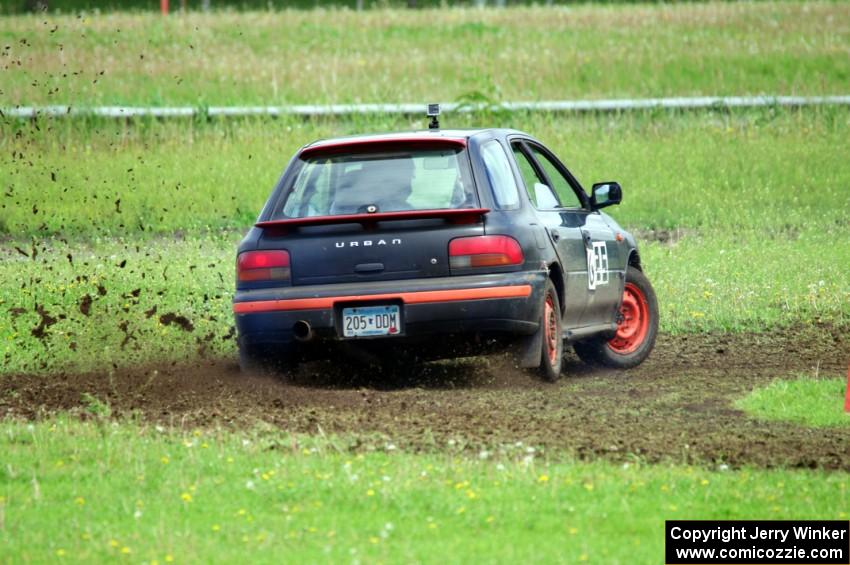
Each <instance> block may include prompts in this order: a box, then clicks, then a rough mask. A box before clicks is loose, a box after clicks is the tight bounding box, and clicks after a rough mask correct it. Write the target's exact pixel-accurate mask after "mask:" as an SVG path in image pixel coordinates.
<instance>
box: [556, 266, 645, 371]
mask: <svg viewBox="0 0 850 565" xmlns="http://www.w3.org/2000/svg"><path fill="white" fill-rule="evenodd" d="M619 318H620V321H619V322H618V329H617V334H616V335H615V336H614V337H613V338H611V337H607V336H606V337H595V338H592V339H588V340H585V341H580V342H577V343H574V344H573V349H575V352H576V354H577V355H578V356H579V358H581V360H582V361H584V362H585V363H588V364H590V365H601V366H604V367H611V368H614V369H630V368H632V367H637V366H638V365H640V364H641V363H643V362H644V361H645V360H646V358H647V357H649V354H650V353H651V352H652V348H653V347H655V338H656V337H657V336H658V300H657V299H656V297H655V290H654V289H653V288H652V283H650V282H649V279H648V278H646V275H644V274H643V273H642V272H641V271H640V270H638V269H636V268H635V267H629V268H628V270H627V271H626V286H625V290H624V292H623V303H622V306H621V308H620V313H619ZM638 318H639V319H638ZM643 318H646V322H645V326H644V325H643ZM632 330H633V331H632Z"/></svg>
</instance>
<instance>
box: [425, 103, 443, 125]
mask: <svg viewBox="0 0 850 565" xmlns="http://www.w3.org/2000/svg"><path fill="white" fill-rule="evenodd" d="M439 115H440V105H439V104H428V117H429V118H431V123H429V124H428V129H440V120H438V119H437V116H439Z"/></svg>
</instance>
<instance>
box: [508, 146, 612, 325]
mask: <svg viewBox="0 0 850 565" xmlns="http://www.w3.org/2000/svg"><path fill="white" fill-rule="evenodd" d="M516 145H517V147H516V148H515V150H514V154H515V156H516V158H517V163H518V164H521V165H520V168H521V171H522V174H523V179H524V181H525V182H526V188H527V189H528V187H529V185H530V186H531V187H532V188H531V190H529V197H530V198H531V200H532V203H534V204H535V207H536V208H537V209H538V212H539V214H540V215H541V217H545V218H546V220H545V221H546V223H547V228H548V232H549V236H550V237H551V238H552V241H553V242H554V243H555V244H556V246H557V247H558V251H559V255H560V258H561V263H562V265H563V266H564V268H565V270H566V271H567V276H566V279H567V294H568V296H567V297H566V298H565V301H566V302H567V304H568V306H569V309H570V311H569V318H568V319H567V314H566V313H565V320H564V321H565V326H566V327H576V328H578V327H588V326H595V325H600V324H609V323H611V322H613V321H614V319H615V315H616V309H617V308H618V306H619V301H620V296H621V294H622V284H621V281H620V280H619V279H620V276H619V273H617V272H616V270H615V269H612V267H614V266H616V265H619V263H620V261H619V257H618V256H616V254H617V253H619V252H620V246H619V245H617V242H616V234H615V233H614V231H613V230H612V229H611V228H610V227H609V226H608V224H607V223H606V222H605V220H604V218H603V217H602V215H601V214H599V213H598V212H591V211H590V209H589V206H588V202H587V197H586V195H585V194H584V191H583V190H582V189H581V187H580V186H579V184H578V182H577V181H576V180H575V178H574V177H573V176H572V175H571V174H570V173H569V171H568V170H567V168H566V167H565V166H564V165H563V163H561V162H560V161H559V160H558V159H557V158H556V157H555V156H554V155H553V154H552V153H551V152H550V151H549V150H548V149H546V148H545V147H543V146H542V145H540V144H538V143H536V142H534V141H531V140H522V141H520V142H519V143H517V144H516ZM520 156H522V157H524V160H521V159H520ZM532 173H533V175H534V176H532ZM535 178H536V180H534V179H535ZM571 302H573V304H570V303H571ZM579 304H582V306H579ZM579 309H580V310H581V312H579Z"/></svg>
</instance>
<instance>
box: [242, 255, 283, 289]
mask: <svg viewBox="0 0 850 565" xmlns="http://www.w3.org/2000/svg"><path fill="white" fill-rule="evenodd" d="M289 277H290V271H289V251H246V252H245V253H241V254H240V255H239V258H238V259H237V260H236V278H238V279H239V281H240V282H255V281H284V280H289Z"/></svg>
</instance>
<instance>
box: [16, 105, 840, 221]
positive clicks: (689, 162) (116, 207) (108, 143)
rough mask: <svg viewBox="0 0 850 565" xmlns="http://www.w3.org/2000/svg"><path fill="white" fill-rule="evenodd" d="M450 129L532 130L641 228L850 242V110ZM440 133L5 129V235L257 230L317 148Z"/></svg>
mask: <svg viewBox="0 0 850 565" xmlns="http://www.w3.org/2000/svg"><path fill="white" fill-rule="evenodd" d="M444 123H445V124H447V125H455V126H482V125H486V126H504V127H514V128H518V129H523V130H526V131H528V132H530V133H532V134H533V135H535V136H536V137H538V138H539V139H541V140H542V141H544V142H545V143H547V144H548V145H549V146H551V147H552V148H553V149H554V150H555V151H556V152H557V153H558V154H559V155H560V156H561V157H562V158H563V160H564V161H565V163H566V164H567V166H568V167H570V169H571V170H572V171H573V173H574V174H575V175H576V176H577V177H578V178H579V180H580V181H582V182H583V184H584V185H585V186H586V187H589V186H590V185H591V184H592V183H593V182H596V181H600V180H612V179H613V180H618V181H620V183H621V184H622V185H623V188H624V193H625V199H624V202H623V204H622V205H621V206H618V207H617V208H616V209H613V211H612V212H611V213H612V214H613V215H614V216H615V217H616V218H617V219H618V220H620V221H621V222H622V223H623V224H624V225H625V226H627V227H629V228H633V229H635V228H637V229H673V228H680V229H686V230H694V229H697V230H705V231H714V232H717V233H730V232H731V231H733V230H734V232H736V233H737V232H739V231H741V230H744V231H756V232H759V233H763V234H765V235H766V236H767V237H773V236H775V235H788V236H790V237H792V238H793V237H796V233H797V232H798V231H799V230H800V229H802V228H804V227H812V226H817V227H818V229H820V230H822V231H825V232H829V233H846V232H847V231H848V229H850V220H848V218H850V190H848V186H850V167H848V166H847V159H846V157H847V155H846V151H845V146H846V144H845V141H846V139H847V137H848V135H850V111H848V110H847V109H820V110H807V111H790V110H789V111H778V110H773V109H766V110H763V111H756V112H735V113H731V114H727V113H715V112H704V113H694V114H691V113H689V114H668V113H659V114H653V113H648V114H636V115H623V116H608V115H602V116H586V117H554V116H551V115H523V114H514V115H511V114H507V115H502V114H495V115H478V116H457V115H454V116H452V115H449V116H446V117H445V118H444ZM424 124H425V120H422V119H420V120H414V121H408V120H391V119H380V118H376V119H364V120H354V121H331V122H323V121H320V122H310V121H308V122H302V121H291V120H279V121H277V120H260V121H253V120H248V121H242V122H226V123H222V122H218V123H213V124H198V123H193V122H188V123H187V122H169V123H164V124H160V123H156V122H141V123H138V124H136V125H131V126H128V125H117V124H114V123H104V122H91V123H88V122H64V121H44V122H34V123H27V122H11V123H6V124H2V125H0V188H2V192H0V234H2V233H3V232H5V233H7V234H10V235H14V236H15V237H28V236H35V237H40V236H42V235H45V234H51V233H52V234H61V235H63V236H65V237H69V236H84V237H89V238H90V237H93V236H98V235H100V236H124V237H130V236H133V237H135V236H138V235H142V234H141V232H142V231H144V232H145V233H150V232H168V233H171V232H173V231H175V230H190V231H196V232H197V231H203V230H207V229H212V230H218V229H222V228H228V229H230V228H236V229H239V230H244V229H245V228H246V227H247V226H249V225H250V224H251V222H252V221H253V220H254V218H255V217H256V214H257V213H258V211H259V210H260V208H261V207H262V204H263V202H264V201H265V199H266V198H267V196H268V194H269V193H270V191H271V187H272V186H273V185H274V183H275V181H276V180H277V178H278V176H279V175H280V173H281V171H282V170H283V168H284V167H285V166H286V163H287V162H288V161H289V159H290V157H291V156H292V154H293V153H294V152H295V151H296V150H297V149H298V147H300V146H301V145H303V144H305V143H309V142H310V141H313V140H315V139H316V138H320V137H328V136H335V135H344V134H351V133H358V132H364V131H366V132H368V131H385V130H398V129H402V130H408V129H411V128H415V127H419V128H421V127H423V126H424ZM119 200H120V202H119Z"/></svg>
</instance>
